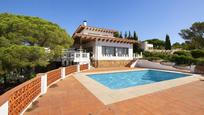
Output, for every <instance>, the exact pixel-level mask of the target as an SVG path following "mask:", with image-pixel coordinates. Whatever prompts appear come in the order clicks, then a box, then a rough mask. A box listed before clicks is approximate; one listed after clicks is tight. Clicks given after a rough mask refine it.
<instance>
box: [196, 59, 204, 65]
mask: <svg viewBox="0 0 204 115" xmlns="http://www.w3.org/2000/svg"><path fill="white" fill-rule="evenodd" d="M194 62H195V64H196V65H203V66H204V58H196V59H194Z"/></svg>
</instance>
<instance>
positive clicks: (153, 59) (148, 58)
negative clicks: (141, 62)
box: [144, 57, 161, 61]
mask: <svg viewBox="0 0 204 115" xmlns="http://www.w3.org/2000/svg"><path fill="white" fill-rule="evenodd" d="M144 59H146V60H148V61H155V60H161V58H159V57H145V58H144Z"/></svg>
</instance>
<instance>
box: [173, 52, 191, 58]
mask: <svg viewBox="0 0 204 115" xmlns="http://www.w3.org/2000/svg"><path fill="white" fill-rule="evenodd" d="M174 54H175V55H179V56H188V57H191V53H190V52H188V51H176V52H174Z"/></svg>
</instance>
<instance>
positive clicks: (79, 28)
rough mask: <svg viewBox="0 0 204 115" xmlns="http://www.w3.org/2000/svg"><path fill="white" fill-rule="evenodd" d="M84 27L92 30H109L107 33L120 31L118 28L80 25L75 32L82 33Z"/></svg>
mask: <svg viewBox="0 0 204 115" xmlns="http://www.w3.org/2000/svg"><path fill="white" fill-rule="evenodd" d="M84 29H86V30H92V31H97V32H107V33H116V32H118V31H117V30H112V29H105V28H98V27H92V26H84V25H80V26H79V27H78V28H77V30H76V31H75V32H74V34H75V33H80V32H81V31H82V30H84Z"/></svg>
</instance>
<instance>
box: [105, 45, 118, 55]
mask: <svg viewBox="0 0 204 115" xmlns="http://www.w3.org/2000/svg"><path fill="white" fill-rule="evenodd" d="M102 54H103V55H111V56H116V53H115V47H110V46H102Z"/></svg>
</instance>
